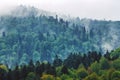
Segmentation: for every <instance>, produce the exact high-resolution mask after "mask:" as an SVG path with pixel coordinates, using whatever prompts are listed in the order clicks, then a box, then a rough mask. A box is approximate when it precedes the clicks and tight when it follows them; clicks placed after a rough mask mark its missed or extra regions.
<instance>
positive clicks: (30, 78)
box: [25, 72, 40, 80]
mask: <svg viewBox="0 0 120 80" xmlns="http://www.w3.org/2000/svg"><path fill="white" fill-rule="evenodd" d="M39 79H40V78H39V77H37V76H36V75H35V73H34V72H30V73H28V75H27V77H26V79H25V80H39Z"/></svg>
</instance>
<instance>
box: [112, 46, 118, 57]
mask: <svg viewBox="0 0 120 80" xmlns="http://www.w3.org/2000/svg"><path fill="white" fill-rule="evenodd" d="M110 54H111V55H110V56H111V57H119V56H120V48H117V49H116V50H114V51H112V52H111V53H110Z"/></svg>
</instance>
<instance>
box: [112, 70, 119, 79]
mask: <svg viewBox="0 0 120 80" xmlns="http://www.w3.org/2000/svg"><path fill="white" fill-rule="evenodd" d="M111 80H120V71H114V72H113V73H112V75H111Z"/></svg>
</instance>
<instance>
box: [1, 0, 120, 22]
mask: <svg viewBox="0 0 120 80" xmlns="http://www.w3.org/2000/svg"><path fill="white" fill-rule="evenodd" d="M119 4H120V0H29V1H28V0H2V1H0V14H1V15H3V14H8V13H9V11H10V10H11V9H13V8H14V7H15V6H18V5H25V6H34V7H36V8H39V9H42V10H46V11H50V12H56V13H60V14H65V15H71V16H73V17H77V16H79V17H80V18H92V19H102V20H103V19H106V20H120V16H119V14H120V10H119V8H120V5H119Z"/></svg>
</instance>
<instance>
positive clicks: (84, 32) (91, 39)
mask: <svg viewBox="0 0 120 80" xmlns="http://www.w3.org/2000/svg"><path fill="white" fill-rule="evenodd" d="M38 13H40V11H39V10H38V9H36V8H34V7H25V6H19V7H18V8H17V9H16V10H14V11H12V14H11V15H4V16H1V17H0V63H4V64H9V67H11V66H12V65H15V64H16V63H17V64H27V63H28V62H29V61H30V60H31V59H32V60H33V62H36V61H41V62H42V61H49V62H52V61H53V60H54V58H55V55H58V56H59V57H60V58H61V59H62V60H64V59H65V58H66V57H67V56H68V55H69V54H70V53H74V52H80V53H82V54H83V53H86V54H87V52H88V51H97V52H101V53H102V54H104V53H105V52H106V51H107V50H108V51H111V50H112V49H115V48H118V47H119V44H120V43H118V42H119V40H120V39H119V33H120V28H119V27H120V22H119V21H105V20H91V19H80V18H68V19H64V18H61V17H59V15H54V16H53V15H48V14H49V13H48V12H46V14H45V12H44V11H43V12H42V11H41V14H39V15H38Z"/></svg>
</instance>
